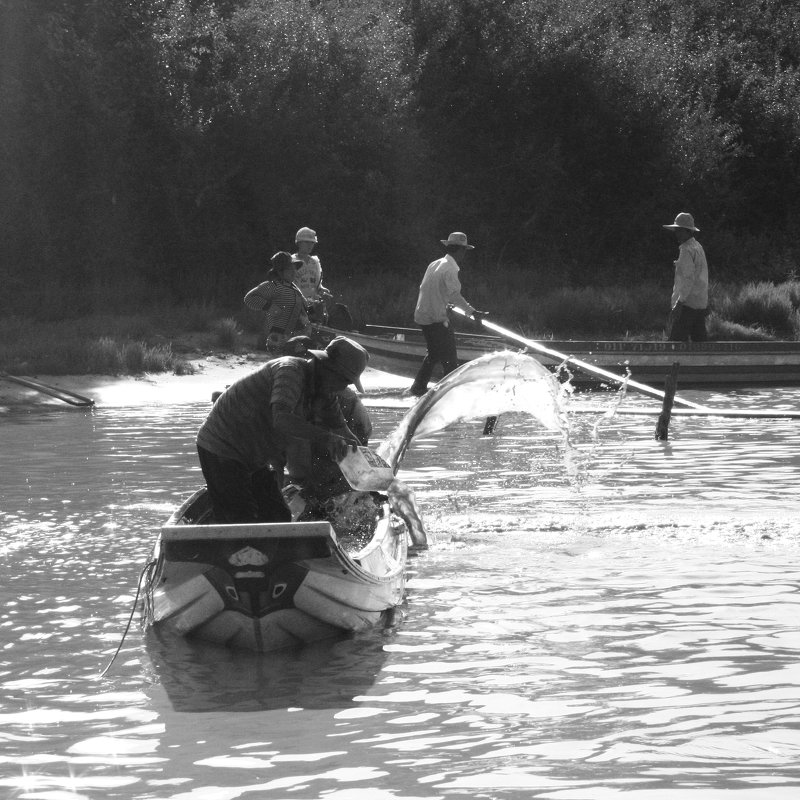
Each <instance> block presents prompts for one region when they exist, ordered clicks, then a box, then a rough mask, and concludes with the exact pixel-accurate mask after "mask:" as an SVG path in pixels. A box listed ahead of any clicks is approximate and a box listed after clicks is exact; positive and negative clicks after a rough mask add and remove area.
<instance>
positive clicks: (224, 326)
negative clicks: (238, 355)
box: [213, 317, 242, 350]
mask: <svg viewBox="0 0 800 800" xmlns="http://www.w3.org/2000/svg"><path fill="white" fill-rule="evenodd" d="M213 330H214V335H215V337H216V342H217V346H218V347H222V348H224V349H225V350H235V349H236V346H237V345H238V344H239V339H240V338H241V336H242V330H241V328H240V327H239V324H238V323H237V322H236V320H235V319H233V317H225V319H218V320H217V321H216V322H215V323H214V326H213Z"/></svg>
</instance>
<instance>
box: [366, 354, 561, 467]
mask: <svg viewBox="0 0 800 800" xmlns="http://www.w3.org/2000/svg"><path fill="white" fill-rule="evenodd" d="M560 394H561V392H560V389H559V384H558V382H557V381H556V379H555V378H554V377H553V375H552V374H551V373H550V372H549V371H548V370H547V369H546V368H545V367H543V366H542V365H541V364H540V363H539V362H538V361H537V360H536V359H534V358H532V357H531V356H528V355H524V354H522V353H512V352H510V351H504V352H500V353H489V354H488V355H485V356H481V357H480V358H476V359H475V360H474V361H469V362H467V363H466V364H462V366H460V367H459V368H458V369H456V370H453V372H451V373H450V374H449V375H447V376H445V377H444V378H443V379H442V380H441V381H439V383H437V384H436V386H434V388H433V389H431V390H430V391H429V392H428V393H427V394H426V395H425V396H424V397H422V398H421V399H420V400H419V402H418V403H417V404H416V405H415V406H414V407H413V408H412V409H411V410H410V411H409V412H408V413H407V414H406V415H405V416H404V417H403V419H402V420H401V421H400V424H399V425H398V426H397V427H396V428H395V429H394V430H393V431H392V432H391V433H390V434H389V435H388V436H387V437H386V439H384V441H383V442H381V443H380V444H379V445H378V447H377V448H376V449H377V451H378V454H379V455H380V456H382V457H383V458H384V459H385V460H386V462H387V463H388V464H389V465H390V466H391V467H392V469H394V470H395V471H397V468H398V466H399V464H400V461H401V460H402V458H403V456H404V455H405V452H406V450H407V449H408V446H409V444H410V443H411V440H412V439H413V438H414V437H415V436H423V435H426V434H431V433H435V432H436V431H441V430H444V429H445V428H447V427H449V426H450V425H453V424H455V423H456V422H462V421H464V420H470V419H479V418H481V417H490V416H497V415H498V414H503V413H508V412H512V411H515V412H520V413H524V414H530V415H531V416H533V417H535V418H536V419H538V420H539V422H541V423H542V425H544V426H545V427H546V428H548V429H549V430H553V431H561V432H562V433H564V435H565V437H566V434H567V431H568V425H567V421H566V417H565V415H564V413H563V411H562V408H561V403H560V400H559V398H560Z"/></svg>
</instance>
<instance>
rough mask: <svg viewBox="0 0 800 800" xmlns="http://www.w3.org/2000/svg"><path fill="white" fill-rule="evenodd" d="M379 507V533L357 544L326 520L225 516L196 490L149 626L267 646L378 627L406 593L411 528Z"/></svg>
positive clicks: (177, 524)
mask: <svg viewBox="0 0 800 800" xmlns="http://www.w3.org/2000/svg"><path fill="white" fill-rule="evenodd" d="M375 507H376V509H377V510H378V516H377V518H376V519H375V521H374V524H373V525H372V527H373V533H372V536H371V538H370V537H364V538H362V539H360V540H359V539H356V540H355V542H348V541H346V540H347V538H348V537H347V536H337V534H336V532H335V530H334V527H333V526H332V524H331V522H329V521H326V520H320V521H308V522H285V523H261V524H239V525H222V524H216V523H214V522H213V520H212V511H211V504H210V500H209V497H208V494H207V492H206V489H205V488H203V489H201V490H199V491H197V492H195V493H194V494H193V495H192V496H191V497H189V498H188V499H187V500H186V501H185V502H184V503H183V504H182V505H181V506H180V508H178V509H177V510H176V511H175V512H174V513H173V514H172V515H171V516H170V518H169V520H168V521H167V523H166V524H165V525H164V526H163V527H162V529H161V531H160V535H159V537H158V540H157V542H156V546H155V550H154V554H153V559H152V560H151V562H150V565H149V569H148V570H147V572H146V575H145V579H144V580H145V582H144V585H143V593H144V609H143V621H144V625H145V627H146V628H152V629H154V630H156V631H157V632H159V633H172V634H176V635H179V636H187V637H194V638H198V639H201V640H205V641H209V642H213V643H215V644H219V645H225V646H228V647H231V648H241V649H246V650H254V651H257V652H267V651H271V650H278V649H281V648H285V647H290V646H293V645H300V644H306V643H310V642H315V641H319V640H322V639H325V638H328V637H331V636H335V635H337V634H340V633H342V632H347V631H359V630H362V629H365V628H368V627H371V626H374V625H377V624H378V623H379V622H380V621H381V620H382V619H386V618H387V616H390V615H391V611H392V609H394V608H395V606H397V605H398V604H399V603H400V602H401V600H402V599H403V594H404V591H405V581H406V560H407V554H408V544H407V535H408V532H407V529H406V526H405V524H404V523H403V521H402V520H401V519H400V518H399V517H398V516H397V515H395V514H394V513H393V512H392V511H391V509H390V507H389V504H388V503H385V502H384V503H377V504H376V506H375ZM365 540H366V543H364V542H365Z"/></svg>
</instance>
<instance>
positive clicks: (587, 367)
mask: <svg viewBox="0 0 800 800" xmlns="http://www.w3.org/2000/svg"><path fill="white" fill-rule="evenodd" d="M450 310H451V311H453V312H455V313H456V314H460V315H461V316H462V317H466V318H467V319H473V318H472V317H470V316H469V315H468V314H467V313H466V312H465V311H462V309H460V308H456V307H455V306H450ZM473 321H477V322H479V323H480V325H481V327H483V328H486V330H489V331H493V332H494V333H496V334H497V335H498V336H502V337H503V338H504V339H510V340H512V341H514V342H517V343H518V344H521V345H523V346H524V347H527V348H529V349H530V350H536V351H537V352H539V353H542V354H543V355H546V356H550V357H552V358H557V359H560V360H561V361H566V362H567V363H568V364H572V365H573V366H575V367H578V369H582V370H583V371H584V372H589V373H591V374H593V375H599V376H600V377H601V378H605V379H606V380H609V381H613V382H614V383H619V384H622V383H624V384H626V385H628V386H630V387H631V389H636V390H637V391H639V392H642V394H649V395H650V396H651V397H658V398H659V399H660V400H663V399H664V392H663V391H661V389H655V388H654V387H652V386H648V385H647V384H646V383H639V381H635V380H633V379H632V378H628V377H624V376H622V375H616V374H614V373H613V372H609V371H608V370H605V369H603V368H602V367H596V366H595V365H594V364H589V363H588V362H587V361H583V360H581V359H580V358H575V357H574V356H570V355H567V354H566V353H559V352H558V350H552V349H550V348H549V347H545V346H544V345H543V344H540V343H539V342H535V341H534V340H533V339H526V338H525V337H524V336H520V335H519V334H517V333H514V332H513V331H509V330H507V329H506V328H501V327H500V326H499V325H495V324H494V322H489V320H487V319H479V320H473ZM675 403H676V404H677V405H681V406H685V407H686V408H696V409H706V406H702V405H700V404H699V403H693V402H692V401H691V400H684V399H683V398H681V397H676V398H675Z"/></svg>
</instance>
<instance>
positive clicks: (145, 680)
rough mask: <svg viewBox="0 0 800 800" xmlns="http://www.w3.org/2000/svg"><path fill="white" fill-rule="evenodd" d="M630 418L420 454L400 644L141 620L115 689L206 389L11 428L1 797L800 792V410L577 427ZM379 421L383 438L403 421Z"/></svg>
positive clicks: (465, 441)
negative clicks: (175, 627)
mask: <svg viewBox="0 0 800 800" xmlns="http://www.w3.org/2000/svg"><path fill="white" fill-rule="evenodd" d="M374 380H375V378H374V376H373V386H372V388H373V390H374V389H375V384H374ZM368 388H369V386H368ZM378 388H380V387H378ZM687 396H689V397H691V398H692V399H694V400H695V401H699V402H704V403H708V404H714V405H718V406H726V407H727V406H735V407H739V408H756V407H758V408H776V407H782V408H800V390H798V389H772V390H767V391H738V392H735V393H731V394H721V393H719V394H716V393H704V392H693V393H690V394H688V395H687ZM614 401H615V396H614V395H600V396H594V397H592V398H590V399H589V400H588V401H586V400H582V399H581V398H580V397H578V398H576V399H575V400H573V401H572V404H571V407H572V409H573V411H572V412H570V413H569V419H570V441H571V447H572V450H571V457H570V458H566V455H565V445H564V441H563V439H562V437H561V435H560V434H555V433H550V432H547V431H545V430H544V429H543V428H542V427H541V426H540V425H539V424H538V423H537V422H535V421H534V420H532V419H531V418H529V417H526V416H520V415H508V416H504V417H501V418H500V422H499V425H498V428H497V430H496V432H495V434H494V435H492V436H482V435H481V433H482V427H483V425H482V423H481V422H473V423H460V424H458V425H456V426H455V427H454V428H453V429H452V430H449V431H446V432H443V433H439V434H436V435H432V436H429V437H427V438H425V439H422V440H418V441H415V442H414V443H413V444H412V446H411V448H410V449H409V451H408V453H407V455H406V457H405V460H404V461H403V463H402V469H401V473H400V477H401V478H402V479H403V480H404V481H405V482H406V483H408V484H410V485H411V486H412V487H413V488H414V490H415V492H416V495H417V501H418V505H419V507H420V511H421V513H422V515H423V517H424V519H425V521H426V523H427V526H428V529H429V534H430V537H431V541H432V546H431V548H430V550H429V551H428V552H426V553H423V554H421V555H419V556H418V557H416V558H414V559H412V561H411V565H410V567H411V574H410V580H409V585H408V596H407V599H406V602H405V603H404V605H403V607H402V609H401V613H399V614H398V615H397V618H396V620H395V624H394V626H393V627H391V628H388V629H385V630H374V631H369V632H367V633H365V634H362V635H358V636H355V637H350V638H343V639H339V640H334V641H330V642H324V643H321V644H319V645H316V646H314V647H310V648H306V649H304V650H301V651H298V652H289V653H281V654H273V655H263V656H257V655H253V654H247V653H232V652H228V651H225V650H220V649H217V648H214V647H210V646H203V645H198V644H193V643H191V642H187V641H182V642H160V641H158V640H156V639H154V638H152V637H146V636H144V635H143V633H142V631H141V630H140V628H139V627H138V624H137V623H136V622H134V624H133V625H132V627H131V629H130V632H129V633H128V634H127V637H126V638H125V641H124V644H123V647H122V651H121V653H120V655H119V657H118V658H117V659H116V661H115V662H114V664H113V666H112V668H111V670H110V671H109V672H108V673H107V674H106V676H105V677H100V673H101V672H102V670H103V668H104V667H105V666H106V665H107V663H108V662H109V660H110V658H111V656H112V655H113V653H114V650H115V649H116V647H117V645H118V644H119V642H120V639H121V637H122V634H123V631H124V629H125V626H126V623H127V621H128V617H129V615H130V611H131V608H132V604H133V600H134V594H135V588H136V583H137V579H138V576H139V571H140V569H141V568H142V566H143V565H144V563H145V562H146V560H147V558H148V555H149V553H150V549H151V546H152V544H153V541H154V538H155V535H156V532H157V529H158V526H159V525H160V524H161V523H162V522H163V521H164V520H165V518H166V517H167V515H168V514H169V513H170V512H171V511H172V509H173V508H174V507H175V506H176V504H177V503H178V502H179V501H180V500H182V499H183V498H184V497H185V496H186V495H187V494H188V493H190V492H191V491H193V490H194V489H195V488H196V487H197V486H198V485H199V484H200V481H201V476H200V473H199V470H198V467H197V464H196V458H195V454H194V449H193V437H194V433H195V431H196V429H197V427H198V426H199V424H200V422H201V421H202V419H203V418H204V416H205V414H206V412H207V410H208V397H207V396H206V395H205V394H204V395H203V396H202V397H200V398H198V399H197V401H196V402H185V400H184V399H181V400H180V402H175V403H171V402H170V400H169V398H168V397H167V398H162V400H161V402H159V403H157V404H156V403H146V404H136V405H130V406H126V405H125V404H124V403H123V404H119V405H116V406H114V407H99V408H96V409H94V410H92V411H86V410H81V409H73V408H55V407H46V408H44V407H43V408H38V409H22V408H12V409H9V410H6V411H5V412H4V413H0V454H1V455H0V458H2V478H0V528H1V529H2V539H0V552H1V553H2V560H1V561H0V592H2V604H1V605H0V631H2V636H1V637H0V648H1V650H0V652H1V653H2V655H1V656H0V683H2V704H1V705H0V741H2V750H0V798H3V799H5V798H26V799H33V798H35V799H36V800H76V798H92V799H93V800H94V798H98V799H99V798H104V799H105V798H125V799H126V800H127V799H128V798H165V799H168V800H234V799H238V798H244V799H245V800H250V798H254V799H257V798H262V797H263V798H279V799H280V800H283V799H284V798H286V800H289V799H290V798H298V799H300V800H306V799H308V798H326V800H389V798H391V799H392V800H417V799H418V798H426V800H432V799H433V798H455V797H465V798H466V797H469V798H504V799H505V798H514V799H515V800H516V799H517V798H519V799H520V800H522V798H558V800H606V798H617V797H622V796H624V797H625V798H626V800H662V799H663V800H687V799H688V798H691V799H692V800H694V799H695V798H697V800H708V799H709V798H711V799H712V800H713V798H722V797H724V798H726V799H727V798H732V799H733V800H750V799H751V798H764V799H765V800H775V799H776V798H777V799H778V800H783V798H793V799H794V798H797V797H798V796H800V631H799V630H798V621H799V620H800V590H799V588H798V587H799V584H800V563H799V562H798V556H799V555H800V535H799V534H800V523H799V522H798V519H799V517H798V512H800V500H799V499H798V492H797V481H798V475H799V474H800V454H798V447H797V440H798V426H800V421H797V420H757V421H754V420H738V419H721V418H714V417H706V418H703V417H697V418H694V417H692V418H687V417H680V418H674V419H673V421H672V425H671V431H670V439H669V441H668V442H657V441H655V439H654V435H653V430H654V426H655V417H634V416H615V417H612V418H610V419H608V418H604V417H602V416H601V415H599V414H596V413H594V414H583V413H577V409H580V408H581V407H582V404H585V403H587V402H589V403H590V404H591V405H597V404H603V405H604V406H605V407H606V408H611V407H612V406H613V404H614ZM644 402H645V401H642V400H638V399H635V398H631V397H628V398H627V399H626V400H625V404H630V403H635V404H637V405H641V404H642V403H644ZM369 404H370V405H371V411H372V415H373V419H374V422H375V429H376V431H375V438H376V439H380V438H382V436H385V435H386V434H387V433H388V432H389V431H390V430H391V429H392V428H393V427H394V426H395V425H396V424H397V422H398V421H399V419H400V417H401V416H402V413H403V412H404V410H405V409H404V408H403V405H402V403H401V402H400V401H398V400H396V399H393V398H392V397H390V396H387V397H383V396H380V395H376V396H374V397H371V398H370V400H369Z"/></svg>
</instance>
